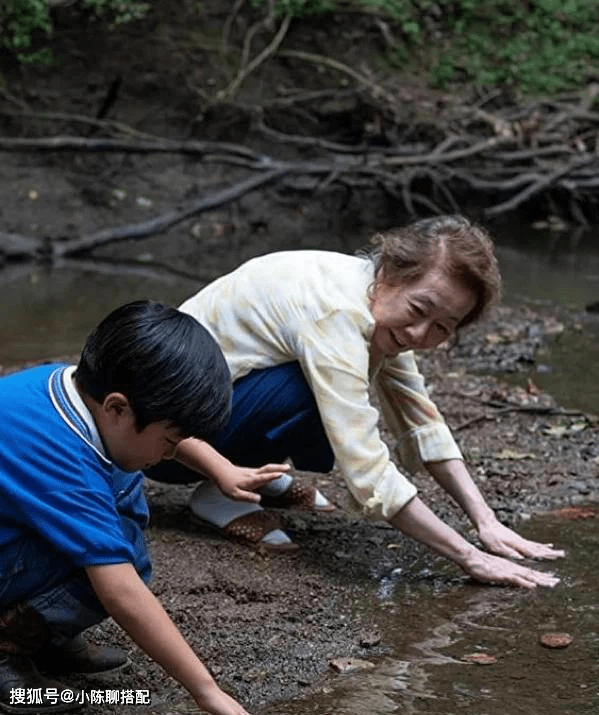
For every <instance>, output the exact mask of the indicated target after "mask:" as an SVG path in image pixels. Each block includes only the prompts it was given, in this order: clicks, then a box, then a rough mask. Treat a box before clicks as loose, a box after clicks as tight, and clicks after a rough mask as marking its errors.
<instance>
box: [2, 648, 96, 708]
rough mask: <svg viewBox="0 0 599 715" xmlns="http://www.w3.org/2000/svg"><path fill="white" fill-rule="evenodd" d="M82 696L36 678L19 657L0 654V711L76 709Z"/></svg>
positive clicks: (26, 660) (31, 667) (28, 662)
mask: <svg viewBox="0 0 599 715" xmlns="http://www.w3.org/2000/svg"><path fill="white" fill-rule="evenodd" d="M84 702H85V698H84V693H83V691H82V690H79V689H78V688H69V687H67V686H66V685H63V684H62V683H59V682H58V681H56V680H50V679H48V678H45V677H44V676H43V675H40V673H39V672H38V670H37V669H36V667H35V666H34V664H33V662H32V661H31V660H30V659H29V658H26V657H24V656H21V655H8V654H3V655H2V654H0V712H3V713H11V714H14V713H18V714H19V715H45V713H64V712H71V711H73V710H78V709H79V708H80V707H81V706H82V705H83V704H84Z"/></svg>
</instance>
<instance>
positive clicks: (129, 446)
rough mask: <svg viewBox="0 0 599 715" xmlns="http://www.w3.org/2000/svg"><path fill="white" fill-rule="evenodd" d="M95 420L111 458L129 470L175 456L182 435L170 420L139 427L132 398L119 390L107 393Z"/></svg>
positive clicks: (138, 468)
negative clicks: (131, 404) (130, 401)
mask: <svg viewBox="0 0 599 715" xmlns="http://www.w3.org/2000/svg"><path fill="white" fill-rule="evenodd" d="M96 423H97V425H98V429H99V432H100V435H101V437H102V441H103V442H104V446H105V448H106V451H107V452H108V454H109V456H110V458H111V459H112V460H113V461H114V462H116V464H118V466H119V467H120V468H121V469H123V470H125V471H126V472H135V471H137V470H140V469H142V470H143V469H148V468H149V467H152V466H154V465H155V464H158V462H162V461H163V460H165V459H172V458H173V457H174V456H175V452H176V451H177V445H178V444H179V442H180V441H181V440H182V439H183V437H182V436H181V434H180V432H179V430H178V429H177V428H176V427H174V426H173V425H172V424H171V423H170V422H152V423H151V424H149V425H147V426H146V427H144V429H143V430H141V431H138V429H137V424H136V420H135V415H134V414H133V411H132V409H131V407H130V405H129V402H128V401H127V399H126V398H124V397H123V396H122V395H119V394H118V393H111V394H110V395H108V396H107V397H106V399H105V400H104V403H103V404H102V406H101V408H100V411H99V414H98V415H97V419H96Z"/></svg>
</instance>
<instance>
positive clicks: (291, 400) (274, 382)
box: [146, 362, 335, 484]
mask: <svg viewBox="0 0 599 715" xmlns="http://www.w3.org/2000/svg"><path fill="white" fill-rule="evenodd" d="M211 444H212V445H213V446H214V448H215V449H217V450H218V451H219V452H220V453H221V454H223V455H224V456H225V457H227V459H230V460H231V462H233V463H234V464H238V465H241V466H244V467H259V466H261V465H263V464H267V463H269V462H277V463H280V462H284V461H285V460H286V459H288V458H290V459H291V460H292V461H293V464H294V466H295V467H296V468H297V469H301V470H306V471H310V472H321V473H326V472H330V471H331V469H332V468H333V463H334V461H335V457H334V455H333V451H332V449H331V445H330V443H329V440H328V438H327V436H326V433H325V430H324V427H323V424H322V421H321V419H320V413H319V412H318V407H317V405H316V401H315V399H314V395H313V394H312V391H311V390H310V387H309V385H308V383H307V382H306V379H305V377H304V374H303V372H302V370H301V368H300V366H299V363H297V362H289V363H284V364H283V365H276V366H274V367H268V368H264V369H262V370H253V371H252V372H250V373H249V374H248V375H245V376H244V377H242V378H240V379H239V380H236V381H235V383H234V384H233V411H232V415H231V419H230V420H229V422H228V424H227V425H226V427H225V428H224V429H223V430H221V432H220V433H219V434H218V435H217V436H216V438H214V439H213V440H211ZM146 474H147V475H148V477H150V478H151V479H155V480H158V481H162V482H170V483H178V484H185V483H189V482H197V481H198V473H197V472H194V471H192V470H190V469H187V468H186V467H184V466H183V465H181V464H179V463H178V462H175V461H167V462H162V463H161V464H159V465H157V466H156V467H153V468H152V469H150V470H148V471H147V472H146Z"/></svg>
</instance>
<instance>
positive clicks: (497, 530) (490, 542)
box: [425, 459, 565, 559]
mask: <svg viewBox="0 0 599 715" xmlns="http://www.w3.org/2000/svg"><path fill="white" fill-rule="evenodd" d="M425 466H426V468H427V470H428V471H429V472H430V473H431V475H432V476H433V477H434V479H435V480H436V481H437V482H438V483H439V484H440V486H442V487H443V489H445V491H446V492H447V493H448V494H449V495H450V496H452V497H453V498H454V499H455V500H456V502H457V503H458V504H459V505H460V506H461V508H462V509H463V510H464V512H465V513H466V514H467V515H468V517H469V518H470V521H471V522H472V523H473V524H474V526H475V527H476V530H477V531H478V535H479V538H480V540H481V541H482V543H483V544H484V545H485V547H486V548H487V549H489V551H492V552H493V553H494V554H499V555H500V556H507V557H508V558H513V559H521V558H533V559H557V558H559V557H561V556H564V555H565V554H564V551H562V550H561V549H554V548H553V544H541V543H538V542H536V541H530V540H528V539H525V538H523V537H522V536H520V535H519V534H517V533H516V532H515V531H512V529H510V528H509V527H507V526H504V525H503V524H502V523H501V522H500V521H499V520H498V519H497V517H496V516H495V512H494V511H493V510H492V509H491V508H490V507H489V505H488V504H487V503H486V502H485V499H484V497H483V495H482V494H481V493H480V490H479V489H478V487H477V486H476V484H475V483H474V481H473V480H472V477H471V476H470V472H469V471H468V468H467V467H466V465H465V463H464V462H463V461H462V460H461V459H449V460H446V461H443V462H427V463H426V465H425Z"/></svg>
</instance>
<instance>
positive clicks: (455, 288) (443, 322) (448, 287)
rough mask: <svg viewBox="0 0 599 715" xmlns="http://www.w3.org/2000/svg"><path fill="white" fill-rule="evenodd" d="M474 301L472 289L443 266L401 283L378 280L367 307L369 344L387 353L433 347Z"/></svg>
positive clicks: (469, 309)
mask: <svg viewBox="0 0 599 715" xmlns="http://www.w3.org/2000/svg"><path fill="white" fill-rule="evenodd" d="M475 304H476V297H475V295H474V293H473V292H472V291H471V290H470V289H469V288H467V287H466V286H464V285H462V284H461V283H459V282H458V281H456V280H455V279H453V278H449V277H448V276H447V275H445V274H444V273H443V271H442V270H439V269H433V270H431V271H429V272H428V273H426V274H425V275H424V276H423V277H422V278H419V279H417V280H415V281H412V282H410V283H407V284H405V283H404V284H401V285H387V284H386V283H383V282H382V281H381V280H380V278H379V279H378V280H377V282H376V284H375V287H374V292H373V295H372V300H371V304H370V309H371V312H372V315H373V316H374V319H375V322H376V325H375V329H374V333H373V335H372V346H373V348H374V349H376V350H378V351H379V352H381V353H382V354H383V355H385V356H386V357H395V355H397V354H398V353H401V352H405V351H406V350H424V349H429V348H436V347H438V346H439V345H441V343H443V342H445V341H446V340H447V339H448V338H450V337H451V336H452V335H453V334H454V333H455V331H456V328H457V326H458V325H459V324H460V323H461V321H462V320H463V319H464V318H465V317H466V316H467V315H468V313H470V311H471V310H472V309H473V308H474V306H475Z"/></svg>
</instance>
